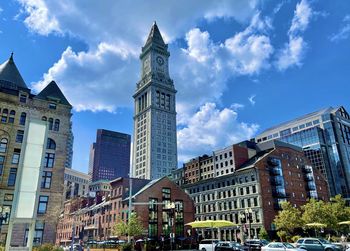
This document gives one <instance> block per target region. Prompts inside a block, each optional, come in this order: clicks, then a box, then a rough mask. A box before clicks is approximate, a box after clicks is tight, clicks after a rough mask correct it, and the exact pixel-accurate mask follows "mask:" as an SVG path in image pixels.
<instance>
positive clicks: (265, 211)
mask: <svg viewBox="0 0 350 251" xmlns="http://www.w3.org/2000/svg"><path fill="white" fill-rule="evenodd" d="M239 145H240V148H239V149H240V150H241V147H244V146H246V147H247V150H248V151H243V150H242V151H241V153H243V154H240V155H237V156H240V157H239V158H240V160H242V158H241V156H244V155H245V154H246V153H247V152H248V155H245V156H252V155H253V153H255V155H254V156H253V157H251V158H250V159H248V160H247V161H245V162H244V163H243V164H240V165H239V164H238V165H235V169H234V171H231V170H230V169H229V170H230V171H229V172H228V173H226V171H224V175H221V176H219V177H215V178H210V179H201V180H199V181H198V182H194V183H190V182H186V181H183V182H179V180H177V182H179V183H181V184H183V185H182V188H184V189H185V191H186V192H187V193H188V194H189V195H190V196H191V198H192V199H193V200H194V202H195V207H196V220H208V219H212V220H221V219H222V220H229V221H232V222H234V223H235V224H237V225H238V226H239V227H233V228H225V229H221V230H220V231H219V232H217V230H214V231H213V232H211V231H206V230H201V234H202V235H203V236H204V237H206V238H211V237H213V238H220V239H223V240H242V238H247V237H249V236H250V237H254V236H258V233H259V231H260V229H261V228H262V227H264V228H265V229H266V230H268V231H273V230H274V225H273V224H272V222H273V219H274V217H275V216H276V214H277V213H278V211H279V210H280V209H281V203H282V202H283V201H289V202H290V203H291V204H292V205H294V206H295V207H299V206H301V205H303V204H305V203H306V202H307V199H309V198H316V199H322V200H326V201H327V200H329V193H328V185H327V181H326V180H325V178H324V176H323V175H322V174H321V172H320V171H319V170H317V169H315V168H313V167H312V166H311V164H310V161H309V160H308V159H307V157H305V155H304V153H303V152H302V149H301V148H299V147H296V146H294V145H290V144H287V143H283V142H280V141H271V142H269V143H265V144H258V145H256V144H254V143H253V145H254V148H255V151H253V148H252V147H253V145H252V144H251V143H250V142H242V143H240V144H239ZM217 152H220V151H217ZM225 152H226V151H225ZM225 152H221V154H223V156H222V162H221V163H225V161H226V160H225V156H224V154H225ZM232 155H233V154H232ZM216 156H218V159H220V155H216ZM229 156H230V154H229V151H228V153H227V158H228V157H229ZM242 162H243V161H242ZM242 162H241V163H242ZM214 163H215V162H214ZM233 163H236V161H233ZM228 165H229V164H228ZM223 166H225V164H224V165H223ZM219 168H220V166H219ZM178 172H179V171H178V170H177V171H176V173H178ZM184 179H186V177H184ZM247 211H248V213H249V214H250V215H248V216H251V218H250V222H249V220H248V218H247ZM249 223H250V224H249ZM249 225H250V229H249ZM242 231H243V232H244V233H245V234H244V236H242V234H241V233H242ZM249 231H250V234H249Z"/></svg>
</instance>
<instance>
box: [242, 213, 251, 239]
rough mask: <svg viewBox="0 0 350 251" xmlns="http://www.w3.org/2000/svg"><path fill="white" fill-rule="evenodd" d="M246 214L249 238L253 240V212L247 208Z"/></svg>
mask: <svg viewBox="0 0 350 251" xmlns="http://www.w3.org/2000/svg"><path fill="white" fill-rule="evenodd" d="M244 214H245V217H246V219H247V220H248V223H249V228H248V230H249V231H248V238H249V239H251V233H250V230H251V227H252V219H253V210H252V209H251V208H249V209H248V208H246V209H245V210H244Z"/></svg>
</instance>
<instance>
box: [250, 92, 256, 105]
mask: <svg viewBox="0 0 350 251" xmlns="http://www.w3.org/2000/svg"><path fill="white" fill-rule="evenodd" d="M255 97H256V94H253V95H251V96H250V97H249V98H248V100H249V103H250V104H251V105H255V102H256V101H255V100H254V99H255Z"/></svg>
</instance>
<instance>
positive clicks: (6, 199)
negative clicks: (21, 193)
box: [4, 193, 13, 201]
mask: <svg viewBox="0 0 350 251" xmlns="http://www.w3.org/2000/svg"><path fill="white" fill-rule="evenodd" d="M4 201H13V194H10V193H5V196H4Z"/></svg>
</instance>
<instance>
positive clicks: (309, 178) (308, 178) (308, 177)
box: [305, 175, 314, 182]
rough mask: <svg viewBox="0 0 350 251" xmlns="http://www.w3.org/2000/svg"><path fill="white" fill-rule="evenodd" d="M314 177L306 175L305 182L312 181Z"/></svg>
mask: <svg viewBox="0 0 350 251" xmlns="http://www.w3.org/2000/svg"><path fill="white" fill-rule="evenodd" d="M313 180H314V177H313V176H312V175H306V176H305V181H307V182H309V181H313Z"/></svg>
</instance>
